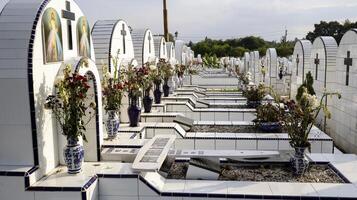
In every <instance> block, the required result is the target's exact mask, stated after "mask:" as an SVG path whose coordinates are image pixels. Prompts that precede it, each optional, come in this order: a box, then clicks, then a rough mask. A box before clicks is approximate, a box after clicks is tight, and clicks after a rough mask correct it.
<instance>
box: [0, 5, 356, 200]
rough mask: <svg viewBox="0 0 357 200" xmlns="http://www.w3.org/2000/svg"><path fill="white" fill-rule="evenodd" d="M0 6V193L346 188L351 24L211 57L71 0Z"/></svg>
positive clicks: (344, 195)
mask: <svg viewBox="0 0 357 200" xmlns="http://www.w3.org/2000/svg"><path fill="white" fill-rule="evenodd" d="M0 10H1V12H0V91H1V93H2V95H1V96H0V110H1V114H0V133H1V140H0V199H4V200H12V199H14V200H22V199H26V200H28V199H32V200H35V199H36V200H49V199H71V200H72V199H81V200H87V199H88V200H89V199H91V200H95V199H101V200H114V199H199V198H201V199H203V198H214V199H226V198H236V199H323V198H329V199H355V198H357V188H356V187H357V185H356V184H357V179H356V177H357V172H355V170H354V169H355V168H356V165H357V156H356V155H354V154H343V153H341V152H340V151H339V150H338V148H340V149H341V150H344V151H346V152H347V153H356V152H357V150H356V144H357V137H356V135H357V134H356V127H355V124H356V123H355V122H354V120H355V119H356V117H355V114H354V111H353V110H354V109H355V108H356V106H355V100H354V96H353V94H354V91H355V82H354V78H353V77H354V76H353V75H354V74H355V71H354V68H353V66H354V65H353V63H354V62H353V59H354V58H355V57H356V55H357V52H355V51H356V48H354V47H355V46H356V45H357V43H356V41H357V40H356V39H357V32H355V31H354V30H351V31H349V32H347V33H346V34H345V36H344V37H343V38H342V40H341V43H340V45H339V46H338V45H337V44H336V42H335V41H334V39H333V38H332V37H319V38H317V39H316V40H315V41H314V42H313V44H311V43H310V42H309V41H305V40H300V41H298V42H297V43H296V46H295V51H294V55H293V56H292V58H290V59H288V58H278V56H277V53H276V51H275V49H272V48H271V49H268V50H267V53H266V56H265V57H263V58H261V57H260V56H259V53H258V52H251V53H248V52H247V53H245V55H244V57H243V58H222V59H221V63H220V65H221V68H220V69H211V68H207V66H203V64H202V59H201V58H200V56H199V55H198V56H197V57H196V58H195V57H194V52H193V51H192V50H191V49H190V48H189V47H187V46H186V45H185V43H184V41H180V40H176V41H174V42H167V41H166V40H165V38H164V37H163V36H160V35H156V34H154V33H152V32H151V31H150V29H147V28H144V29H140V28H136V27H133V28H131V27H129V26H128V24H126V22H125V21H123V20H116V19H115V20H102V21H97V22H96V23H95V24H94V25H93V27H92V28H90V27H89V23H88V21H87V19H86V17H85V15H84V14H83V13H82V11H81V9H80V8H79V6H78V5H77V4H76V3H75V2H74V1H72V0H68V1H62V0H26V1H25V0H10V1H9V2H8V3H7V4H6V5H5V6H4V7H3V8H0ZM309 72H310V73H309ZM301 85H302V86H304V87H301ZM298 88H299V89H298ZM325 88H326V90H325ZM298 91H299V92H298ZM335 92H338V93H335ZM314 93H316V95H314ZM297 94H298V95H297ZM295 96H296V98H295ZM341 96H342V98H338V97H341ZM289 99H294V100H295V101H294V102H293V101H290V100H289ZM320 99H321V101H319V100H320ZM328 110H329V112H330V114H331V118H328V117H326V116H329V115H330V114H329V112H327V111H328ZM323 111H325V112H323ZM315 124H316V125H317V126H315ZM336 146H337V147H338V148H336ZM337 152H339V153H337Z"/></svg>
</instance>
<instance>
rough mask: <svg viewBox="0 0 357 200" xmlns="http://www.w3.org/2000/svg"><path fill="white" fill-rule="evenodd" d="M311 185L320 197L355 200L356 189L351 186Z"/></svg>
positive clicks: (356, 195) (356, 196)
mask: <svg viewBox="0 0 357 200" xmlns="http://www.w3.org/2000/svg"><path fill="white" fill-rule="evenodd" d="M311 185H312V187H313V188H314V189H315V191H316V192H317V193H318V194H319V196H321V197H353V198H357V188H356V187H355V186H354V185H352V184H326V183H312V184H311Z"/></svg>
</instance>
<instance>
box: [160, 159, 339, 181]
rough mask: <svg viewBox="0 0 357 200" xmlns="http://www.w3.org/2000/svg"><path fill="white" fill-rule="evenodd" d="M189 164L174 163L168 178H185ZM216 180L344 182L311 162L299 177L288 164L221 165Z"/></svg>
mask: <svg viewBox="0 0 357 200" xmlns="http://www.w3.org/2000/svg"><path fill="white" fill-rule="evenodd" d="M188 166H189V164H188V163H187V162H184V163H182V162H181V163H174V164H173V165H172V166H171V169H170V172H169V174H168V177H167V178H168V179H185V176H186V172H187V169H188ZM218 180H225V181H254V182H300V183H344V181H343V179H341V178H340V177H339V176H338V175H337V174H336V173H335V172H334V171H333V170H332V169H331V168H330V167H329V166H327V165H315V164H312V165H310V167H309V170H308V171H307V172H306V173H305V174H304V175H303V176H301V177H296V176H294V175H293V174H292V172H291V168H290V167H289V165H264V164H262V165H259V164H258V165H254V166H238V167H237V166H228V165H226V166H222V169H221V173H220V176H219V178H218Z"/></svg>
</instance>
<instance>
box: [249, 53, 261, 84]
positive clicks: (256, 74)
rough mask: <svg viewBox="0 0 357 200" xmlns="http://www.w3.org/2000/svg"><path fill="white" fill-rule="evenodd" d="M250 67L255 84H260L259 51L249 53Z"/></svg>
mask: <svg viewBox="0 0 357 200" xmlns="http://www.w3.org/2000/svg"><path fill="white" fill-rule="evenodd" d="M250 58H251V66H252V77H253V82H254V83H255V84H259V82H260V60H259V51H253V52H251V53H250Z"/></svg>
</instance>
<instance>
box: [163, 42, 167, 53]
mask: <svg viewBox="0 0 357 200" xmlns="http://www.w3.org/2000/svg"><path fill="white" fill-rule="evenodd" d="M163 48H164V49H163V51H164V55H166V42H164V45H163Z"/></svg>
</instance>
